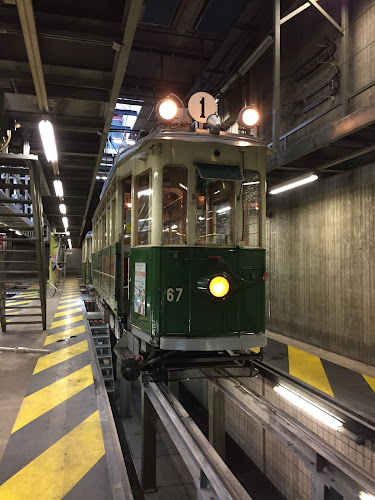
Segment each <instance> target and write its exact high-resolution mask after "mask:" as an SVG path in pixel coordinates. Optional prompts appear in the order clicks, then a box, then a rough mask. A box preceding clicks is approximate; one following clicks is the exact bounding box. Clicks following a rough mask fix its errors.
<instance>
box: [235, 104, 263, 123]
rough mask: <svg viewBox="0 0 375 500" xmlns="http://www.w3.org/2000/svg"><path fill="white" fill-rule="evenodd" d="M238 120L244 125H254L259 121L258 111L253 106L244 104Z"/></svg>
mask: <svg viewBox="0 0 375 500" xmlns="http://www.w3.org/2000/svg"><path fill="white" fill-rule="evenodd" d="M238 122H239V123H240V124H241V125H243V126H244V127H247V128H251V127H254V126H255V125H256V124H257V123H258V122H259V113H258V111H257V110H256V109H255V108H254V107H253V106H246V107H245V108H242V110H241V112H240V114H239V116H238Z"/></svg>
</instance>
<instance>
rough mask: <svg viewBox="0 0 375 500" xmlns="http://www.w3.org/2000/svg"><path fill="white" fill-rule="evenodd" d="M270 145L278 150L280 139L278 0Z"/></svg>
mask: <svg viewBox="0 0 375 500" xmlns="http://www.w3.org/2000/svg"><path fill="white" fill-rule="evenodd" d="M273 17H274V31H275V33H274V41H273V105H272V146H273V148H274V149H276V150H279V139H280V0H274V11H273Z"/></svg>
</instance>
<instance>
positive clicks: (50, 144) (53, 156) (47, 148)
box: [39, 120, 57, 162]
mask: <svg viewBox="0 0 375 500" xmlns="http://www.w3.org/2000/svg"><path fill="white" fill-rule="evenodd" d="M39 132H40V137H41V138H42V143H43V147H44V152H45V154H46V158H47V161H51V162H55V161H57V149H56V141H55V134H54V131H53V126H52V123H51V122H50V121H49V120H42V121H40V122H39Z"/></svg>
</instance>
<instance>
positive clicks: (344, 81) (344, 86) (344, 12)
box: [340, 0, 350, 116]
mask: <svg viewBox="0 0 375 500" xmlns="http://www.w3.org/2000/svg"><path fill="white" fill-rule="evenodd" d="M341 28H342V51H341V54H342V56H341V57H342V59H341V60H342V65H341V75H342V78H341V87H340V92H341V102H342V114H343V116H346V115H348V114H349V50H350V45H349V7H348V0H341Z"/></svg>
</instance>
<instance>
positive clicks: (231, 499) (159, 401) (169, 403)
mask: <svg viewBox="0 0 375 500" xmlns="http://www.w3.org/2000/svg"><path fill="white" fill-rule="evenodd" d="M144 391H145V393H146V394H147V396H148V397H149V399H150V401H151V403H152V405H153V407H154V408H155V410H156V413H157V414H158V416H159V418H160V420H161V421H162V423H163V424H164V426H165V428H166V430H167V432H168V434H169V435H170V436H171V438H172V439H173V442H174V444H175V446H176V448H177V449H178V451H179V453H180V455H181V458H182V459H183V461H184V462H185V464H186V466H187V468H188V469H189V471H190V473H191V474H192V477H193V480H194V483H195V485H196V487H197V490H198V492H200V494H201V496H200V497H199V498H202V499H203V498H207V499H209V498H212V499H217V500H219V499H220V500H251V497H250V496H249V494H248V493H247V492H246V490H245V489H244V488H243V486H242V485H241V484H240V482H239V481H238V480H237V478H236V477H235V476H234V474H233V473H232V472H231V471H230V469H229V468H228V467H227V466H226V465H225V463H224V461H223V460H222V458H221V457H220V456H219V454H218V453H217V452H216V450H215V449H214V448H213V446H212V445H211V444H210V443H209V441H208V440H207V439H206V437H205V436H204V435H203V433H202V432H201V430H200V429H199V428H198V426H197V425H196V424H195V423H194V422H193V420H192V419H191V417H190V416H189V414H188V413H187V412H186V410H185V409H184V408H183V406H182V405H181V403H180V402H179V401H178V400H177V399H176V398H175V397H174V396H173V394H172V393H171V392H170V391H169V390H168V389H167V388H166V387H165V386H163V385H162V384H158V383H156V382H149V383H148V384H147V386H145V387H144Z"/></svg>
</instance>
